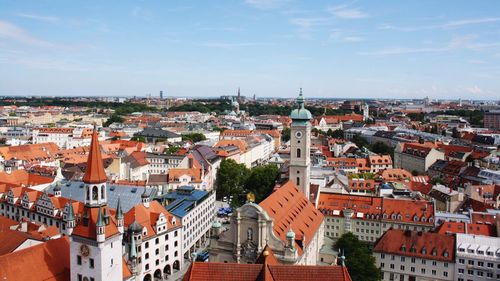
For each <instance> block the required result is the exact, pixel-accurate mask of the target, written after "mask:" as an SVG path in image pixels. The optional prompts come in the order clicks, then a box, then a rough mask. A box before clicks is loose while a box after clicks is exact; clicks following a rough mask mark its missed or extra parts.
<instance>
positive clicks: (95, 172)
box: [83, 125, 108, 183]
mask: <svg viewBox="0 0 500 281" xmlns="http://www.w3.org/2000/svg"><path fill="white" fill-rule="evenodd" d="M107 180H108V178H107V176H106V172H105V171H104V164H103V163H102V156H101V149H100V147H99V139H98V134H97V128H96V126H95V125H94V132H93V133H92V141H91V142H90V151H89V157H88V160H87V168H86V170H85V174H84V175H83V182H84V183H103V182H106V181H107Z"/></svg>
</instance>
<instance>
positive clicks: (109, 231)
mask: <svg viewBox="0 0 500 281" xmlns="http://www.w3.org/2000/svg"><path fill="white" fill-rule="evenodd" d="M105 211H106V213H107V214H108V215H109V223H108V224H107V225H106V226H105V228H104V233H105V237H106V238H108V237H111V236H113V235H115V234H118V233H119V232H118V228H117V227H116V221H115V218H114V216H113V215H112V213H114V211H113V212H111V211H110V209H109V208H108V207H106V206H105V207H102V212H103V213H104V212H105ZM98 213H99V208H87V207H85V208H84V210H83V212H82V214H81V219H80V222H79V223H78V224H77V225H76V227H75V229H74V230H73V234H72V235H76V236H81V237H85V238H89V239H92V240H96V238H97V233H96V230H97V228H96V223H97V216H98ZM85 217H88V222H87V223H84V220H85V219H84V218H85Z"/></svg>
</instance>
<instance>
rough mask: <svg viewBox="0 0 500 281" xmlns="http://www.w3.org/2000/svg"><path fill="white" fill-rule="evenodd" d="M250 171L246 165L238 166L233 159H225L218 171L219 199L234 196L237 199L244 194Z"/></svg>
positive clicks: (217, 186)
mask: <svg viewBox="0 0 500 281" xmlns="http://www.w3.org/2000/svg"><path fill="white" fill-rule="evenodd" d="M249 174H250V170H249V169H247V168H246V167H245V165H244V164H238V163H236V161H234V160H233V159H224V160H222V162H221V163H220V167H219V170H218V171H217V183H216V188H217V198H218V199H221V198H223V197H226V196H227V197H229V196H233V197H234V198H237V197H238V195H239V194H242V193H243V192H244V187H245V183H246V180H247V178H248V176H249Z"/></svg>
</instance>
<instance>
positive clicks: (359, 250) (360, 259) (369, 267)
mask: <svg viewBox="0 0 500 281" xmlns="http://www.w3.org/2000/svg"><path fill="white" fill-rule="evenodd" d="M334 249H335V250H339V251H341V252H340V253H342V254H343V255H344V256H345V265H346V266H347V270H348V271H349V275H351V279H352V280H353V281H378V280H380V279H381V278H380V277H381V271H380V268H378V267H377V265H376V261H375V257H374V256H373V255H372V250H371V247H370V246H369V245H368V244H366V243H363V242H362V241H360V240H359V239H358V237H357V236H356V235H354V234H352V233H351V232H348V233H346V234H344V235H342V236H341V237H340V239H339V240H337V243H335V246H334ZM340 262H341V261H340Z"/></svg>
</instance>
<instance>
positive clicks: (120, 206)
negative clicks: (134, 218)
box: [116, 197, 123, 220]
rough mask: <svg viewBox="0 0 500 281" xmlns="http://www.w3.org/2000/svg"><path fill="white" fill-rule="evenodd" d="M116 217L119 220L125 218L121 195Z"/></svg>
mask: <svg viewBox="0 0 500 281" xmlns="http://www.w3.org/2000/svg"><path fill="white" fill-rule="evenodd" d="M116 219H117V220H121V219H123V211H122V205H121V203H120V197H118V203H116Z"/></svg>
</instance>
